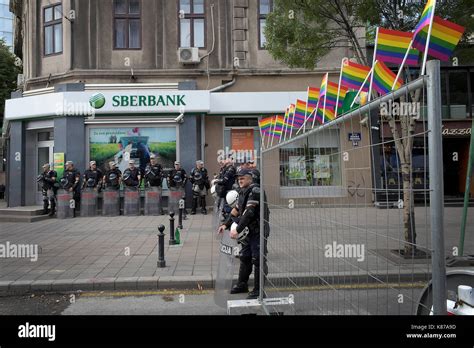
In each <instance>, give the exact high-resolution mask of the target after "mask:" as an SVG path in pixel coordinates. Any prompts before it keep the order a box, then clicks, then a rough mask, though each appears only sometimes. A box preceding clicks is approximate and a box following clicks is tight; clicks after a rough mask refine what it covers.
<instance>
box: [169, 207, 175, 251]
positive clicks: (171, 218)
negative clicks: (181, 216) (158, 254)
mask: <svg viewBox="0 0 474 348" xmlns="http://www.w3.org/2000/svg"><path fill="white" fill-rule="evenodd" d="M170 245H176V240H175V239H174V213H170Z"/></svg>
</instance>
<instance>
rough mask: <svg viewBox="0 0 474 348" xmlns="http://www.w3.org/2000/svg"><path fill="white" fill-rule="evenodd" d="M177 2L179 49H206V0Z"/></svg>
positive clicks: (182, 0) (181, 0)
mask: <svg viewBox="0 0 474 348" xmlns="http://www.w3.org/2000/svg"><path fill="white" fill-rule="evenodd" d="M178 1H179V47H198V48H205V47H206V10H205V7H206V6H205V5H206V0H178Z"/></svg>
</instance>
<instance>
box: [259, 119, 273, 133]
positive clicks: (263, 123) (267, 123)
mask: <svg viewBox="0 0 474 348" xmlns="http://www.w3.org/2000/svg"><path fill="white" fill-rule="evenodd" d="M258 126H259V127H260V131H261V132H262V134H268V133H269V131H270V128H271V127H272V126H273V117H266V118H262V119H261V120H260V121H258Z"/></svg>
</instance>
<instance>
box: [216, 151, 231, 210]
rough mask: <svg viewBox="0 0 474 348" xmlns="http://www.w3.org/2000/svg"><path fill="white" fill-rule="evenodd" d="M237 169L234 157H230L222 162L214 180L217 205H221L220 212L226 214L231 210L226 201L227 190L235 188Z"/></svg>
mask: <svg viewBox="0 0 474 348" xmlns="http://www.w3.org/2000/svg"><path fill="white" fill-rule="evenodd" d="M235 178H236V169H235V166H234V161H233V159H232V157H230V156H229V157H228V158H227V159H225V160H224V161H223V162H222V167H221V170H220V172H219V175H218V177H217V179H216V180H214V183H215V187H216V193H217V196H218V197H219V198H218V203H217V206H218V207H219V214H220V215H222V216H223V215H225V214H226V211H230V210H232V209H230V207H229V206H228V205H227V203H226V201H225V197H226V195H227V192H229V191H231V190H233V189H235V187H234V184H235Z"/></svg>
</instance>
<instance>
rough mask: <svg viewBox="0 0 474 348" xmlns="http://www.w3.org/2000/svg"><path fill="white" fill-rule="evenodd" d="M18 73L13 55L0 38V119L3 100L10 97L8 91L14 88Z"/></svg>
mask: <svg viewBox="0 0 474 348" xmlns="http://www.w3.org/2000/svg"><path fill="white" fill-rule="evenodd" d="M20 73H21V70H20V68H18V67H17V66H16V65H15V56H14V55H13V53H12V52H10V49H9V48H8V46H7V45H6V44H5V41H4V40H3V39H0V120H1V119H3V112H4V109H5V100H6V99H10V93H11V92H13V91H14V90H15V89H16V80H17V76H18V74H20ZM0 126H1V122H0Z"/></svg>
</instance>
